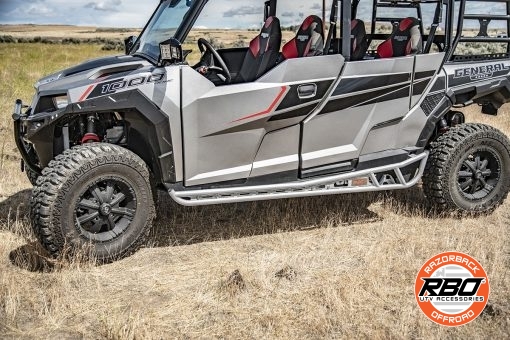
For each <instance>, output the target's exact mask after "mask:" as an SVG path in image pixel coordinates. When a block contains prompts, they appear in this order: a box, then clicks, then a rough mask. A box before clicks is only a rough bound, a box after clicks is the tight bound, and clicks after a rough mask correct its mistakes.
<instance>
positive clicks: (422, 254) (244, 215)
mask: <svg viewBox="0 0 510 340" xmlns="http://www.w3.org/2000/svg"><path fill="white" fill-rule="evenodd" d="M99 54H101V52H100V51H99V47H87V46H66V47H60V48H58V49H56V48H55V46H42V45H0V76H1V79H2V82H1V83H0V98H2V100H1V102H0V112H1V113H0V117H1V120H0V129H1V130H0V146H2V145H4V146H3V147H2V149H3V150H4V151H3V153H2V162H1V164H2V168H1V170H0V171H1V176H0V338H24V339H30V338H34V339H46V338H47V339H50V338H52V339H53V338H55V339H61V338H62V339H64V338H69V339H75V338H87V339H89V338H90V339H103V338H106V339H152V338H154V339H170V338H207V339H209V338H243V339H244V338H257V339H258V338H294V339H297V338H299V339H301V338H349V339H350V338H375V339H386V338H412V339H417V338H427V339H428V338H432V339H442V338H475V339H482V338H483V339H504V338H508V337H509V335H508V334H509V329H510V303H509V298H510V272H509V264H510V246H509V245H510V236H509V235H510V234H509V222H510V214H509V212H508V208H509V203H506V204H505V205H504V206H502V207H501V208H500V209H498V210H497V211H496V212H495V213H494V214H492V215H490V216H486V217H480V218H464V219H457V218H454V217H449V216H446V217H444V216H437V215H435V214H434V213H431V212H430V210H429V209H428V207H427V204H426V202H425V200H424V198H423V195H422V193H421V191H420V189H419V188H415V189H412V190H408V191H404V192H394V193H383V194H364V195H348V196H337V197H319V198H305V199H294V200H282V201H277V202H257V203H246V204H236V205H226V206H212V207H199V208H185V207H181V206H178V205H176V204H175V203H173V202H172V201H171V200H170V199H169V198H168V197H166V196H164V195H161V201H160V204H159V207H158V214H159V218H158V220H157V221H156V223H155V226H154V229H153V231H152V234H151V237H150V241H149V245H148V247H146V248H145V249H142V250H141V251H139V252H138V253H136V254H135V255H133V256H132V257H130V258H127V259H125V260H122V261H119V262H116V263H113V264H110V265H105V266H95V265H94V264H93V263H87V262H80V261H78V260H75V261H70V262H68V261H58V260H57V261H51V260H48V259H47V258H46V257H45V256H44V252H43V251H42V250H41V249H40V248H39V247H38V245H37V243H35V242H34V237H33V235H32V233H31V230H30V226H29V224H30V221H29V220H28V214H27V202H28V199H29V196H30V187H29V183H28V181H27V180H26V178H25V175H24V174H22V173H20V171H19V156H18V155H17V152H16V150H15V146H14V144H13V142H12V137H11V132H12V131H11V127H10V118H9V116H10V111H11V107H12V103H13V102H14V100H15V99H16V98H23V99H26V100H28V99H29V98H30V97H31V95H32V91H33V89H32V88H31V85H32V84H33V83H34V81H35V80H36V79H37V78H39V77H40V76H42V75H43V74H47V73H50V72H52V71H55V70H57V69H60V68H62V67H65V66H69V65H71V64H75V63H77V62H78V61H79V60H82V59H87V58H89V57H92V56H93V55H99ZM509 111H510V110H508V107H505V108H504V110H503V112H502V114H501V115H500V116H498V117H489V116H482V115H480V114H479V113H478V110H477V108H473V109H472V110H469V112H468V118H469V120H470V121H474V120H476V121H480V120H481V121H483V122H485V123H488V124H491V125H494V126H496V127H498V128H500V129H502V130H503V131H505V133H507V134H509V135H510V121H509V119H510V112H509ZM447 250H456V251H461V252H465V253H468V254H470V255H472V256H474V257H475V258H476V259H477V260H478V261H479V262H480V263H481V264H482V265H483V266H484V267H485V269H486V271H487V272H488V275H489V278H490V283H491V296H490V300H489V305H490V308H489V309H488V310H487V311H486V312H485V313H484V315H483V316H482V317H480V318H479V319H477V320H476V321H474V322H473V323H471V324H469V325H467V326H463V327H461V328H456V329H449V328H444V327H441V326H438V325H436V324H434V323H432V322H431V321H429V320H428V319H426V317H425V316H424V315H423V314H422V313H421V311H420V310H419V309H418V307H417V305H416V303H415V299H414V295H413V285H414V279H415V276H416V274H417V272H418V270H419V268H420V267H421V265H422V264H423V263H424V261H425V260H427V259H428V258H430V257H431V256H433V255H435V254H437V253H439V252H442V251H447Z"/></svg>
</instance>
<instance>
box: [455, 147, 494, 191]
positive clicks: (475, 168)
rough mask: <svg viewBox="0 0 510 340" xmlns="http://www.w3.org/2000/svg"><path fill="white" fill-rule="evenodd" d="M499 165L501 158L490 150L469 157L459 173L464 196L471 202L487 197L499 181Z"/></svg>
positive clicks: (460, 186) (459, 181)
mask: <svg viewBox="0 0 510 340" xmlns="http://www.w3.org/2000/svg"><path fill="white" fill-rule="evenodd" d="M499 164H500V162H499V158H498V157H497V156H496V155H495V154H494V152H492V151H489V150H485V151H477V152H474V153H473V154H470V155H468V156H467V157H466V159H465V160H464V162H463V163H462V165H461V168H460V170H459V173H458V183H459V188H460V190H461V192H462V194H463V195H464V196H465V197H466V198H468V199H470V200H479V199H483V198H485V197H487V196H488V195H489V194H490V193H491V192H492V191H493V190H494V187H495V186H496V184H497V182H498V180H499V176H500V166H499Z"/></svg>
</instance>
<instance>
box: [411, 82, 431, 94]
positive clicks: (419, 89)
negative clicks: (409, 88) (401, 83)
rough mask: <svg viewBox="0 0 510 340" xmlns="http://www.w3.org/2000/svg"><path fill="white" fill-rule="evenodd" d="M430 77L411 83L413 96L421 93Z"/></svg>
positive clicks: (427, 84)
mask: <svg viewBox="0 0 510 340" xmlns="http://www.w3.org/2000/svg"><path fill="white" fill-rule="evenodd" d="M430 81H431V79H426V80H422V81H419V82H416V83H414V85H413V96H418V95H421V94H423V92H424V91H425V89H426V88H427V86H429V84H430Z"/></svg>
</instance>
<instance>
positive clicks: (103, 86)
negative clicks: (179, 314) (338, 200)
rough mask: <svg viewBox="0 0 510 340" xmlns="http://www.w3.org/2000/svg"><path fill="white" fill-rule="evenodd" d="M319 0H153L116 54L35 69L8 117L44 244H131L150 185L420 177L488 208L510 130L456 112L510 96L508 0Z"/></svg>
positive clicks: (122, 248)
mask: <svg viewBox="0 0 510 340" xmlns="http://www.w3.org/2000/svg"><path fill="white" fill-rule="evenodd" d="M328 2H332V3H331V4H328V5H331V6H328V7H327V8H324V7H323V6H322V4H320V3H314V1H296V0H278V1H276V0H271V1H263V0H243V1H236V2H231V1H230V2H229V1H224V0H209V1H207V0H163V1H160V3H159V6H158V7H157V9H156V10H155V12H154V14H153V15H152V17H151V19H150V20H149V22H148V24H147V25H146V27H145V28H144V30H143V31H142V33H141V35H140V36H139V37H137V38H134V37H133V38H129V39H127V40H126V55H123V56H116V57H107V58H102V59H97V60H92V61H88V62H85V63H83V64H81V65H78V66H76V67H73V68H70V69H66V70H63V71H60V72H58V73H55V74H53V75H50V76H48V77H46V78H43V79H41V80H40V81H38V82H37V84H36V86H35V87H36V95H35V97H34V99H33V101H32V103H31V105H30V106H24V105H23V103H22V101H21V100H18V101H17V102H16V107H15V112H14V115H13V119H14V126H15V139H16V143H17V145H18V148H19V150H20V152H21V155H22V158H23V164H22V165H23V168H24V169H25V171H26V172H27V174H28V176H29V178H30V180H31V181H32V183H33V184H34V191H33V197H32V199H31V215H32V220H33V227H34V230H35V233H36V234H37V236H38V237H39V239H40V241H41V243H42V244H43V245H44V247H45V248H46V249H47V250H48V251H49V252H50V253H51V254H53V255H58V254H60V253H62V251H63V249H64V247H67V246H70V247H72V248H76V247H82V246H84V245H87V246H89V247H90V249H91V253H92V255H93V256H94V257H96V258H97V259H98V260H100V261H103V262H107V261H112V260H114V259H118V258H121V257H123V256H126V255H129V254H131V253H132V252H133V251H135V250H136V249H137V248H138V247H139V246H140V245H142V244H143V242H144V239H145V237H146V235H147V234H148V231H149V228H150V226H151V223H152V220H153V218H154V215H155V213H154V211H155V209H154V197H155V195H154V194H155V191H156V190H158V189H165V190H166V191H168V193H169V194H170V196H171V197H172V198H173V199H174V200H175V201H176V202H178V203H180V204H182V205H186V206H197V205H207V204H219V203H234V202H246V201H255V200H270V199H278V198H290V197H304V196H318V195H330V194H342V193H356V192H369V191H382V190H396V189H406V188H409V187H412V186H414V185H416V184H418V183H419V182H420V181H422V185H423V189H424V191H425V194H426V196H427V197H428V198H429V199H430V201H431V202H432V203H434V204H435V205H436V206H437V207H438V209H441V210H446V211H448V210H449V211H460V212H473V213H486V212H490V211H492V210H494V209H495V208H496V207H498V206H499V205H500V204H501V203H502V202H503V201H504V200H505V198H506V197H507V194H508V191H509V189H510V143H509V140H508V138H507V137H506V136H505V135H504V134H502V133H501V132H499V131H497V130H496V129H494V128H492V127H489V126H486V125H481V124H466V123H465V118H464V115H463V114H462V113H461V112H458V111H455V108H457V107H464V106H467V105H470V104H478V105H480V106H481V107H482V112H483V113H485V114H491V115H495V114H497V113H498V109H499V108H500V107H501V106H502V105H503V104H504V103H506V102H507V101H509V99H510V82H509V80H510V39H509V38H508V32H509V31H510V30H509V25H510V5H509V3H508V1H495V0H493V1H478V2H477V1H468V0H461V1H458V0H427V1H425V0H424V1H401V0H399V1H389V0H387V1H385V0H370V1H369V0H353V1H351V0H343V1H338V0H333V1H328ZM324 3H325V1H324ZM480 4H481V5H480ZM484 4H485V5H484ZM363 6H366V7H363ZM487 6H490V7H491V11H490V13H492V14H480V11H477V10H479V9H480V8H485V7H487ZM363 8H364V10H363ZM473 11H474V12H473ZM367 13H368V14H367ZM494 13H497V14H494ZM326 15H327V16H328V18H327V19H328V20H325V19H326ZM254 18H255V19H254ZM262 18H264V20H263V22H262ZM293 18H294V19H296V18H297V19H298V20H299V24H297V25H295V24H296V21H292V20H291V19H293ZM468 22H469V24H468ZM254 23H255V24H256V25H257V29H256V30H254V29H253V28H254V27H255V26H253V24H254ZM475 25H476V28H477V29H473V27H475ZM261 26H262V28H260V27H261ZM225 27H227V28H225ZM493 27H495V28H493ZM213 28H214V30H213ZM289 30H292V32H289ZM501 30H504V31H506V33H501V32H500V31H501ZM211 32H215V34H218V36H217V37H215V38H214V39H211ZM282 32H284V33H290V34H291V36H290V37H289V38H288V39H287V38H285V34H282ZM229 35H234V36H237V37H240V36H241V35H250V37H249V38H250V39H253V40H251V42H249V44H247V46H244V47H232V48H224V47H225V45H223V46H220V47H222V48H218V45H221V44H218V40H219V39H220V40H221V37H224V39H225V40H229V39H230V40H232V38H231V37H229ZM208 37H209V39H208ZM218 37H219V38H218ZM282 37H283V38H282ZM284 38H285V39H284ZM234 39H235V37H234ZM213 40H215V41H213ZM191 44H198V47H197V48H198V49H197V48H195V47H194V48H193V49H197V51H198V50H199V51H200V52H201V54H200V55H198V53H196V55H198V56H199V60H198V59H197V61H196V62H191V59H192V56H193V55H194V52H193V51H191V50H189V49H188V50H187V49H186V48H189V47H190V46H193V45H191ZM227 45H228V44H227ZM237 45H239V44H237ZM462 46H464V48H462ZM477 48H478V49H477ZM170 227H171V226H170Z"/></svg>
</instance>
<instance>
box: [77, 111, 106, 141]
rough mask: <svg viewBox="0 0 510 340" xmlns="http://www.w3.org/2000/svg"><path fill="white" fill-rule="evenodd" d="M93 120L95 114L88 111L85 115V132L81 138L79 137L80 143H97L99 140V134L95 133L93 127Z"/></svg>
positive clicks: (94, 119)
mask: <svg viewBox="0 0 510 340" xmlns="http://www.w3.org/2000/svg"><path fill="white" fill-rule="evenodd" d="M95 121H96V115H95V114H93V113H89V114H88V115H87V133H85V135H83V138H82V139H81V143H82V144H85V143H98V142H100V141H101V140H100V139H99V136H98V135H97V134H96V128H95Z"/></svg>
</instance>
